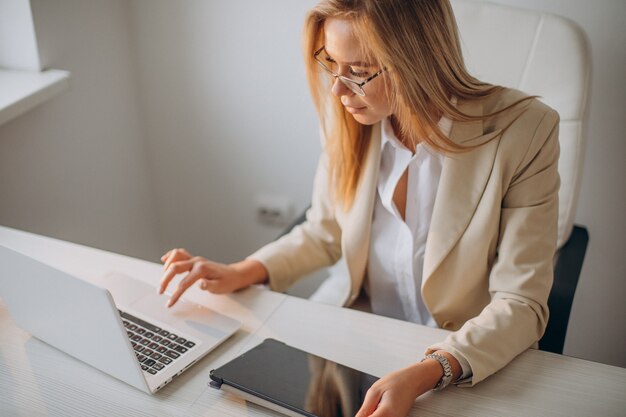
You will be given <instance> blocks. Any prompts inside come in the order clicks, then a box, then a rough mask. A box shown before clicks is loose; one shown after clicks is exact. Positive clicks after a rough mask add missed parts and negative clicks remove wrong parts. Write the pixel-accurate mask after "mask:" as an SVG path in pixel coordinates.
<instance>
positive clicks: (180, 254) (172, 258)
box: [163, 249, 192, 269]
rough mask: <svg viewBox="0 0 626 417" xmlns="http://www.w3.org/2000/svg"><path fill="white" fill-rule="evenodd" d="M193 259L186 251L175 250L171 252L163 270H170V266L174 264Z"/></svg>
mask: <svg viewBox="0 0 626 417" xmlns="http://www.w3.org/2000/svg"><path fill="white" fill-rule="evenodd" d="M191 257H192V256H191V254H190V253H189V252H187V251H186V250H185V249H173V250H171V251H170V254H169V256H168V257H167V258H166V260H165V264H164V265H163V269H167V268H169V266H170V265H171V264H173V263H174V262H178V261H184V260H187V259H190V258H191Z"/></svg>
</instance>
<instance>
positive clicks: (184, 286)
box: [166, 269, 202, 308]
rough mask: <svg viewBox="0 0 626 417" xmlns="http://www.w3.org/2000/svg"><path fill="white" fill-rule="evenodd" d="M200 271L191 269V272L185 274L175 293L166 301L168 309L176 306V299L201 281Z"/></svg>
mask: <svg viewBox="0 0 626 417" xmlns="http://www.w3.org/2000/svg"><path fill="white" fill-rule="evenodd" d="M201 278H202V275H201V271H200V270H199V269H192V270H191V272H189V273H188V274H187V276H186V277H185V278H183V279H182V280H181V281H180V282H179V283H178V287H176V291H174V293H173V294H172V296H171V297H170V299H169V300H167V304H166V306H167V307H168V308H169V307H171V306H173V305H174V304H176V302H177V301H178V299H179V298H180V296H181V295H183V293H184V292H185V291H187V290H188V289H189V287H191V286H192V285H193V283H194V282H196V281H197V280H199V279H201Z"/></svg>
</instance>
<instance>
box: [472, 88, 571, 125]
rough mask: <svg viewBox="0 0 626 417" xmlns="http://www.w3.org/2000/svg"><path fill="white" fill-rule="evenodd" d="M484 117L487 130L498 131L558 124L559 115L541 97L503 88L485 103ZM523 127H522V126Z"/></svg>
mask: <svg viewBox="0 0 626 417" xmlns="http://www.w3.org/2000/svg"><path fill="white" fill-rule="evenodd" d="M483 115H485V116H486V119H485V126H488V127H486V129H491V130H497V129H505V128H507V127H513V125H518V126H516V127H526V128H530V127H532V126H533V125H534V126H537V125H539V124H542V123H548V124H556V123H558V121H559V114H558V113H557V112H556V110H554V109H552V108H551V107H550V106H548V105H547V104H545V103H543V102H542V101H541V98H540V97H531V96H529V95H528V94H526V93H524V92H522V91H519V90H515V89H512V88H502V90H500V91H498V92H497V93H495V94H492V95H491V96H490V97H488V98H486V99H485V100H484V102H483ZM520 125H521V126H520Z"/></svg>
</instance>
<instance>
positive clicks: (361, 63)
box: [324, 48, 372, 67]
mask: <svg viewBox="0 0 626 417" xmlns="http://www.w3.org/2000/svg"><path fill="white" fill-rule="evenodd" d="M324 50H325V51H326V55H328V57H329V58H330V59H332V60H333V61H335V62H337V60H336V59H335V58H333V56H332V55H331V54H330V52H328V51H327V50H326V48H324ZM343 64H344V65H348V66H350V67H371V66H372V64H370V63H369V62H365V61H354V62H343Z"/></svg>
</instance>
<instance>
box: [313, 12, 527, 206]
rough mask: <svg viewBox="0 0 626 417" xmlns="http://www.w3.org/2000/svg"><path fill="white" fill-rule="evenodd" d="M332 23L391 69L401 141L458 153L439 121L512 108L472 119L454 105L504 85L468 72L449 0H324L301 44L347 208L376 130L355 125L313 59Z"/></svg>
mask: <svg viewBox="0 0 626 417" xmlns="http://www.w3.org/2000/svg"><path fill="white" fill-rule="evenodd" d="M329 18H340V19H346V20H349V21H350V22H351V23H352V27H353V31H354V35H355V36H356V37H357V39H359V40H360V43H361V45H362V47H363V50H362V51H361V52H362V54H364V55H365V56H366V57H367V59H368V60H369V62H372V63H374V64H377V65H378V66H379V67H380V68H386V71H385V72H384V74H385V75H384V76H387V77H389V81H390V83H389V84H390V86H391V91H390V92H388V94H390V97H391V98H392V100H393V107H394V109H396V112H395V113H394V115H395V116H396V118H397V121H398V124H399V127H400V132H401V134H402V136H403V137H407V138H412V139H415V138H419V139H420V140H421V141H423V142H424V143H426V144H428V145H429V146H430V147H431V148H432V149H434V150H437V151H440V152H460V151H463V150H464V149H465V148H462V147H461V146H459V145H457V144H456V143H454V142H453V141H451V140H450V139H449V138H448V137H446V136H445V135H444V134H443V133H442V132H441V130H440V129H439V128H438V126H437V124H438V120H436V119H438V118H439V117H440V116H441V115H445V116H447V117H449V118H450V119H452V120H454V121H473V120H478V119H480V120H482V119H484V118H485V117H486V116H491V115H493V114H496V113H499V112H501V111H503V110H506V109H507V108H509V107H512V106H508V107H507V108H505V109H502V110H500V111H498V112H495V113H493V114H490V115H485V116H470V115H467V114H464V113H462V112H461V111H459V110H458V109H457V108H456V107H455V106H454V104H453V103H452V102H451V101H450V98H451V97H452V96H454V97H456V98H458V99H463V100H468V99H469V100H479V99H483V98H485V97H488V96H490V95H492V94H495V93H497V92H498V91H500V90H501V89H502V87H499V86H494V85H491V84H487V83H484V82H481V81H479V80H477V79H476V78H474V77H472V76H471V75H470V74H469V73H468V72H467V69H466V68H465V64H464V62H463V56H462V53H461V46H460V42H459V36H458V30H457V26H456V20H455V18H454V14H453V12H452V7H451V6H450V3H449V2H448V0H384V1H380V0H322V1H321V2H320V3H319V4H318V5H317V6H315V8H313V9H312V10H311V11H310V12H309V14H308V15H307V18H306V21H305V26H304V45H303V47H304V55H305V64H306V68H307V77H308V80H309V86H310V89H311V94H312V96H313V102H314V104H315V106H316V108H317V111H318V114H319V117H320V120H321V124H322V128H323V132H324V134H325V136H326V150H327V152H328V156H329V169H330V179H331V182H332V184H333V189H334V194H335V197H336V198H337V199H338V200H339V201H342V202H343V205H344V208H346V209H347V208H349V207H350V206H351V205H352V202H353V201H354V196H355V194H356V189H357V186H358V182H359V178H360V174H361V170H362V167H363V163H364V161H365V158H366V153H367V149H368V145H369V141H370V136H371V127H370V126H366V125H361V124H360V123H358V122H357V121H356V120H355V119H354V118H353V117H352V115H350V114H349V113H348V112H347V111H346V110H345V108H344V107H343V105H342V104H341V101H340V99H339V98H338V97H334V96H332V94H329V93H330V89H329V86H328V82H327V81H328V78H327V77H326V76H325V74H322V73H321V72H320V71H319V66H318V65H317V63H316V62H315V60H314V58H313V53H314V51H316V50H317V49H319V48H320V47H321V46H322V45H323V43H324V22H325V21H326V19H329ZM324 80H326V82H324ZM515 104H517V103H515Z"/></svg>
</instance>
